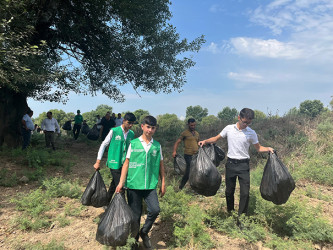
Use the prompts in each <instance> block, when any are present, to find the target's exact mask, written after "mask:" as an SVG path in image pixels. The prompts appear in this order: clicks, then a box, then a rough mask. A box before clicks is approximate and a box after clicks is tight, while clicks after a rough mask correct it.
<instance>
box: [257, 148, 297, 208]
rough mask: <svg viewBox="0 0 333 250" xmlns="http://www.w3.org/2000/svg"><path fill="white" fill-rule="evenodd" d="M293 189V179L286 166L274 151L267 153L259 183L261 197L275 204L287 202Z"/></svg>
mask: <svg viewBox="0 0 333 250" xmlns="http://www.w3.org/2000/svg"><path fill="white" fill-rule="evenodd" d="M294 189H295V182H294V179H293V178H292V176H291V175H290V173H289V171H288V169H287V168H286V166H285V165H284V164H283V163H282V162H281V160H280V159H279V158H278V156H277V155H276V153H275V154H272V153H269V158H268V160H267V163H266V165H265V168H264V174H263V176H262V179H261V184H260V193H261V197H262V198H263V199H265V200H268V201H271V202H273V203H274V204H276V205H281V204H284V203H286V202H287V200H288V199H289V196H290V194H291V192H292V191H293V190H294Z"/></svg>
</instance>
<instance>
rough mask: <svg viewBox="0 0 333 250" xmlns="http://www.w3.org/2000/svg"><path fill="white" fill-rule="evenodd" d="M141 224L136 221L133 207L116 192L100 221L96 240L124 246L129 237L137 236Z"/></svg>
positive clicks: (105, 243) (104, 243)
mask: <svg viewBox="0 0 333 250" xmlns="http://www.w3.org/2000/svg"><path fill="white" fill-rule="evenodd" d="M138 232H139V225H138V223H137V222H136V221H134V218H133V213H132V210H131V208H130V207H129V206H128V205H127V203H126V201H125V198H124V196H123V195H121V194H120V193H116V194H115V196H114V197H113V199H112V201H111V203H110V205H109V206H108V208H107V209H106V211H105V214H104V215H103V217H102V219H101V221H100V222H99V223H98V228H97V233H96V240H97V241H98V242H99V243H101V244H103V245H107V246H124V245H126V241H127V238H128V237H131V236H132V237H135V236H136V235H137V234H138Z"/></svg>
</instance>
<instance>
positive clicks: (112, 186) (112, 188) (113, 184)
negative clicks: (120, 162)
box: [108, 168, 121, 202]
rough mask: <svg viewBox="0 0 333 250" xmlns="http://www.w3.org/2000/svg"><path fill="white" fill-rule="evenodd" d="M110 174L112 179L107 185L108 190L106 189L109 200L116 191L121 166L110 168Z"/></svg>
mask: <svg viewBox="0 0 333 250" xmlns="http://www.w3.org/2000/svg"><path fill="white" fill-rule="evenodd" d="M110 171H111V175H112V181H111V184H110V187H109V191H108V196H109V202H110V201H111V199H112V196H113V194H114V192H115V191H116V187H117V186H118V184H119V181H120V175H121V168H120V169H111V168H110Z"/></svg>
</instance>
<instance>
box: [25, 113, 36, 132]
mask: <svg viewBox="0 0 333 250" xmlns="http://www.w3.org/2000/svg"><path fill="white" fill-rule="evenodd" d="M22 120H25V125H26V126H27V128H28V129H30V130H31V131H33V130H34V129H35V125H34V123H33V122H32V119H31V117H30V116H29V115H28V114H25V115H24V116H23V118H22Z"/></svg>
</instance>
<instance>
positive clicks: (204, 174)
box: [189, 145, 222, 196]
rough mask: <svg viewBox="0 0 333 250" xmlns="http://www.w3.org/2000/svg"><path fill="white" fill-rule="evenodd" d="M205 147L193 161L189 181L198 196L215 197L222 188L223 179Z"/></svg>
mask: <svg viewBox="0 0 333 250" xmlns="http://www.w3.org/2000/svg"><path fill="white" fill-rule="evenodd" d="M205 146H206V145H205ZM205 146H203V147H200V148H199V151H198V154H197V155H196V156H195V157H194V159H192V162H191V171H190V178H189V181H190V185H191V188H192V189H193V190H194V191H196V192H197V193H198V194H201V195H204V196H213V195H215V194H216V192H217V190H218V189H219V188H220V185H221V180H222V178H221V174H220V173H219V171H218V170H217V168H216V166H215V164H214V163H213V161H212V160H211V159H210V157H209V156H208V155H207V153H206V152H205V149H204V147H205Z"/></svg>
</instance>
